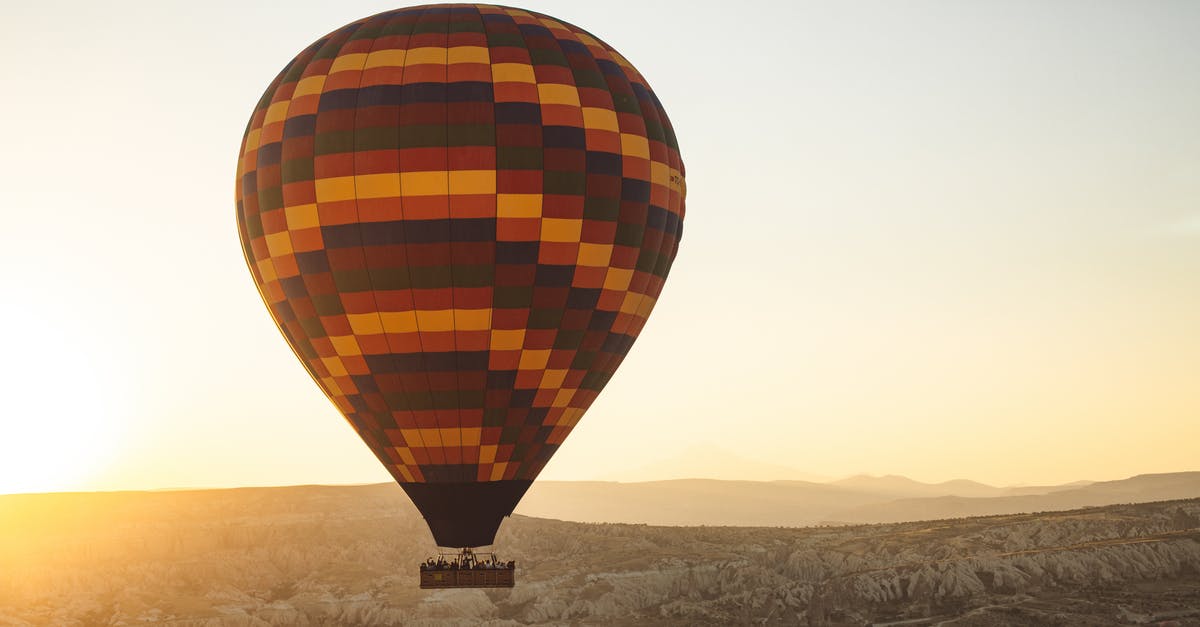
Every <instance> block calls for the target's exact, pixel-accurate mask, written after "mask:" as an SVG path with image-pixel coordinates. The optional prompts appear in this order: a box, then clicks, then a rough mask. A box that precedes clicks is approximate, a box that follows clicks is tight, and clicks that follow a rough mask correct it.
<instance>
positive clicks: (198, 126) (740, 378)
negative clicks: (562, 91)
mask: <svg viewBox="0 0 1200 627" xmlns="http://www.w3.org/2000/svg"><path fill="white" fill-rule="evenodd" d="M288 4H289V8H287V9H284V8H282V7H283V6H284V5H283V4H280V3H267V2H241V1H239V2H232V1H230V2H211V3H183V2H151V1H145V2H131V1H114V2H107V3H82V2H79V3H74V2H61V1H53V0H50V1H46V2H37V3H33V2H26V3H12V2H9V3H4V4H3V5H0V24H3V25H4V28H3V30H4V37H0V52H2V53H3V57H4V58H5V59H8V61H9V62H8V64H7V66H8V67H7V69H6V71H5V75H6V86H5V88H4V93H5V97H4V98H0V120H3V125H4V129H5V130H4V142H3V149H0V213H2V217H3V225H4V226H3V228H2V229H0V267H3V268H5V271H4V287H5V289H4V290H3V292H0V322H2V323H3V328H4V329H5V330H6V331H7V333H8V340H7V344H8V351H7V357H6V358H5V359H4V360H3V361H0V376H2V378H0V380H2V381H3V382H4V389H5V390H6V393H5V394H4V395H3V397H2V399H0V493H6V492H24V491H59V490H112V489H143V488H167V487H184V486H206V487H221V486H243V485H286V484H301V483H358V482H375V481H387V480H389V477H388V475H387V474H386V472H384V470H383V469H382V468H381V467H380V466H379V464H378V462H377V461H376V460H375V458H374V457H373V456H372V455H371V454H370V453H369V452H368V450H367V448H366V447H365V446H364V445H363V444H362V443H361V442H360V441H359V440H358V438H357V436H356V435H355V434H354V432H353V431H352V430H351V428H350V427H349V426H348V425H347V424H346V423H345V421H344V420H343V419H342V418H341V417H340V416H339V414H338V413H337V411H336V410H335V409H334V407H333V406H332V405H331V404H330V403H329V401H328V400H326V399H325V397H324V396H323V395H322V394H321V392H320V391H319V390H318V388H317V386H316V385H315V384H314V383H313V382H312V381H311V380H310V379H309V377H308V375H307V374H306V372H305V371H304V369H303V368H302V367H301V365H300V363H299V362H298V361H297V360H296V358H295V357H294V356H293V354H292V352H291V351H290V350H289V349H288V347H287V345H286V344H285V343H284V341H283V339H282V337H281V336H280V334H279V332H278V331H277V330H276V328H275V326H274V324H273V323H272V321H271V319H270V317H269V316H268V314H267V311H266V309H265V308H264V307H263V304H262V301H261V300H260V299H259V296H258V294H257V292H256V291H255V287H254V284H253V282H252V280H251V277H250V274H249V272H248V271H247V269H246V266H245V263H244V261H243V258H242V251H241V248H240V245H239V242H238V236H237V231H236V228H235V222H234V205H233V195H234V194H233V191H234V170H235V167H236V157H237V152H238V146H239V142H240V140H241V137H242V133H243V131H244V129H245V125H246V121H247V119H248V118H249V116H250V113H251V112H252V109H253V107H254V105H255V103H256V101H257V100H258V98H259V96H260V94H261V93H262V91H263V89H264V88H265V87H266V86H267V84H268V83H269V82H270V80H271V79H272V78H273V77H274V76H275V74H276V73H277V72H278V71H279V70H280V69H281V68H282V67H283V66H284V64H285V63H287V61H288V60H289V59H291V58H292V56H293V55H294V54H296V53H297V52H298V51H300V50H301V49H302V48H303V47H304V46H306V45H308V44H309V43H310V42H312V41H313V40H315V39H317V38H318V37H320V36H321V35H323V34H325V33H327V32H329V31H331V30H333V29H335V28H337V27H340V26H342V25H343V24H345V23H347V22H349V21H352V20H354V19H357V18H359V17H363V16H366V15H370V14H373V13H377V12H379V11H383V10H386V9H390V8H395V7H396V6H398V5H395V4H391V3H385V2H360V1H344V2H312V1H309V2H293V3H288ZM521 6H523V7H524V8H528V9H531V10H535V11H540V12H544V13H548V14H550V15H553V16H556V17H559V18H561V19H563V20H566V21H568V22H571V23H573V24H576V25H578V26H580V27H582V28H585V29H587V30H589V31H591V32H593V33H595V34H596V35H598V36H599V37H601V38H602V39H604V40H606V41H607V42H608V43H609V44H611V45H613V46H614V47H615V48H617V49H618V50H620V51H621V52H622V53H623V54H624V55H625V56H626V57H627V58H628V59H629V60H630V61H632V62H633V64H634V65H636V66H637V67H638V68H639V70H641V72H642V73H643V74H644V75H645V76H646V77H647V79H648V80H649V81H650V83H651V84H652V85H653V87H654V89H655V91H656V92H657V94H658V96H659V98H660V99H661V100H662V102H663V104H664V106H665V108H666V110H667V112H668V113H669V114H670V116H671V120H672V122H673V124H674V127H675V129H676V132H677V134H678V136H679V140H680V144H681V150H682V154H683V159H684V161H685V163H686V166H687V174H688V178H687V185H688V199H687V201H688V212H687V220H686V226H685V229H684V237H683V242H682V244H681V247H680V253H679V257H678V258H677V260H676V262H675V266H674V268H673V270H672V272H671V276H670V279H669V280H668V282H667V286H666V289H665V290H664V292H663V294H662V297H661V299H660V301H659V305H658V307H657V308H656V310H655V312H654V315H653V316H652V317H651V319H650V322H649V324H648V325H647V326H646V329H645V332H644V333H643V335H642V336H641V339H640V340H639V341H638V343H637V345H636V346H635V347H634V348H633V350H632V351H631V353H630V355H629V357H628V359H626V361H625V363H624V365H623V367H622V369H621V370H620V371H619V372H618V374H617V375H616V376H615V377H614V378H613V380H612V382H611V383H610V384H609V386H608V387H607V388H606V390H605V392H604V393H603V394H602V395H601V396H600V399H599V400H598V401H597V402H596V404H595V405H593V407H592V409H591V410H590V411H589V412H588V414H587V416H586V417H585V418H584V419H583V421H582V422H581V423H580V425H579V426H578V427H577V428H576V429H575V431H574V433H573V434H572V435H571V437H570V438H569V439H568V440H567V442H566V444H565V445H564V446H563V447H562V449H560V451H559V453H558V454H557V456H556V457H555V458H554V459H553V461H551V463H550V465H549V466H547V468H546V471H545V472H544V473H543V475H542V477H543V478H545V479H605V478H621V479H623V480H631V479H661V478H669V477H685V476H705V477H714V478H729V479H738V478H755V479H764V478H799V477H808V476H823V477H829V478H839V477H844V476H848V475H853V474H858V473H871V474H902V475H906V476H910V477H912V478H915V479H918V480H923V481H944V480H948V479H954V478H970V479H976V480H980V481H984V482H988V483H993V484H998V485H1010V484H1030V483H1060V482H1067V481H1073V480H1078V479H1091V480H1104V479H1116V478H1122V477H1126V476H1129V475H1134V474H1138V473H1147V472H1172V471H1184V470H1200V3H1196V2H1191V1H1186V0H1184V1H1178V2H1166V1H1148V2H1105V1H1093V0H1087V1H1061V2H1050V3H1048V2H1038V1H1013V2H999V1H997V2H956V1H952V0H942V1H921V0H914V1H911V2H903V3H896V2H887V1H884V0H879V1H873V2H860V1H855V2H820V3H798V2H778V3H769V2H739V3H715V2H712V3H709V2H694V3H682V2H679V3H667V2H646V1H644V0H642V1H636V2H635V1H625V0H621V1H606V2H567V1H540V0H539V1H530V2H525V3H522V5H521ZM767 466H769V467H771V468H773V470H769V471H767V470H763V467H767Z"/></svg>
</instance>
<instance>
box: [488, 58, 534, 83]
mask: <svg viewBox="0 0 1200 627" xmlns="http://www.w3.org/2000/svg"><path fill="white" fill-rule="evenodd" d="M492 82H493V83H536V82H537V75H536V74H534V72H533V66H532V65H527V64H525V63H497V64H495V65H493V66H492Z"/></svg>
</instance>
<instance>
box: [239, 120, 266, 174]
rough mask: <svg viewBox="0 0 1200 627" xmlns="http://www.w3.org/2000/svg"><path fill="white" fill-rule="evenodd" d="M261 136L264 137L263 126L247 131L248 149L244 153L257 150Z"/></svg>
mask: <svg viewBox="0 0 1200 627" xmlns="http://www.w3.org/2000/svg"><path fill="white" fill-rule="evenodd" d="M261 138H262V129H261V128H256V129H254V130H252V131H250V132H249V133H246V149H245V150H243V151H242V154H243V155H244V154H246V153H248V152H250V151H251V150H257V149H258V142H259V140H260V139H261ZM239 171H243V170H241V169H240V168H239ZM239 185H240V183H239Z"/></svg>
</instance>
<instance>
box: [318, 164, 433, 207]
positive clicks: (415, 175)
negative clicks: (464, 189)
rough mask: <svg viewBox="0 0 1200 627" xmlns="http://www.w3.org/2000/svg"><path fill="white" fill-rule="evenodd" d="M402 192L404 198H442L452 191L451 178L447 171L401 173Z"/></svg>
mask: <svg viewBox="0 0 1200 627" xmlns="http://www.w3.org/2000/svg"><path fill="white" fill-rule="evenodd" d="M318 182H319V181H318ZM400 191H401V193H402V194H403V195H404V196H441V195H443V194H446V193H448V192H449V191H450V182H449V177H448V176H447V173H446V171H445V170H436V171H433V172H401V173H400ZM318 200H320V198H319V197H318Z"/></svg>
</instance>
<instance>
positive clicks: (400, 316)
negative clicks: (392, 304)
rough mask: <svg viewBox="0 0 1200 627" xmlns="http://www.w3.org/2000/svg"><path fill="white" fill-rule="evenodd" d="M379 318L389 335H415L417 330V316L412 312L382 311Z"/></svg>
mask: <svg viewBox="0 0 1200 627" xmlns="http://www.w3.org/2000/svg"><path fill="white" fill-rule="evenodd" d="M379 318H380V319H381V320H382V322H383V330H384V331H385V332H387V333H414V332H416V330H417V315H416V313H414V312H412V311H381V312H379ZM352 328H353V327H352Z"/></svg>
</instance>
